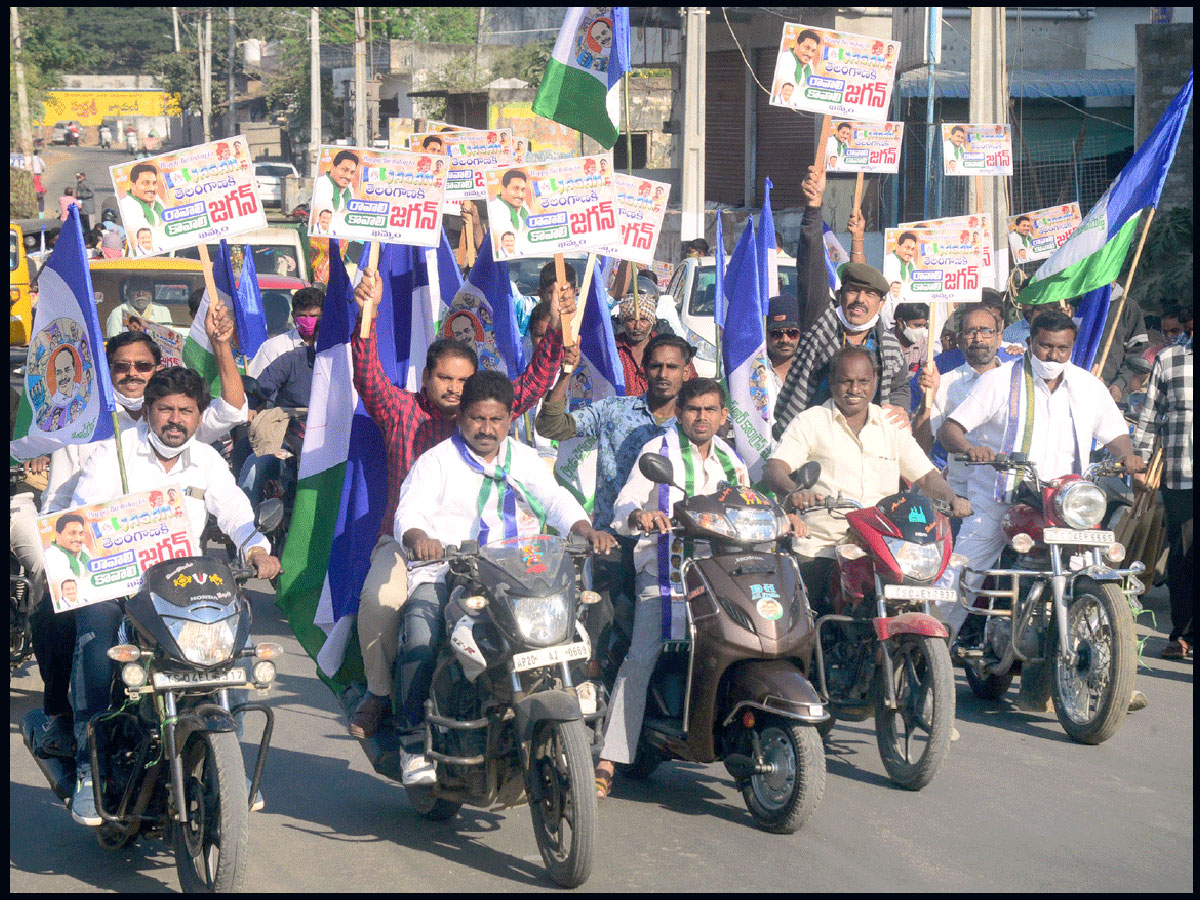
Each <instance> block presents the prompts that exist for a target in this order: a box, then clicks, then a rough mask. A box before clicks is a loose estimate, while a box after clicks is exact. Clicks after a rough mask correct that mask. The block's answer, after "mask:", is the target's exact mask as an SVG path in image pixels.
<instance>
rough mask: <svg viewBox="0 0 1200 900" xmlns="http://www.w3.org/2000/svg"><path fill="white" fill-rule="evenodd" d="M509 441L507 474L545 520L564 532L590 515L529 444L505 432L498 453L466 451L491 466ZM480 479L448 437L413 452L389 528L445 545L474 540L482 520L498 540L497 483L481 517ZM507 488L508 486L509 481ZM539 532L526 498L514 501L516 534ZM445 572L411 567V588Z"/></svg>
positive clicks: (501, 528)
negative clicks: (537, 506) (493, 456)
mask: <svg viewBox="0 0 1200 900" xmlns="http://www.w3.org/2000/svg"><path fill="white" fill-rule="evenodd" d="M509 447H511V448H512V465H511V468H510V470H509V475H510V477H511V478H512V479H513V480H515V481H517V482H519V483H520V484H521V485H523V486H524V487H525V489H526V490H527V491H528V492H529V494H530V495H531V496H532V497H533V498H534V499H535V500H537V502H538V503H540V504H541V505H542V508H543V510H545V513H546V524H547V525H549V526H552V527H553V528H554V529H555V530H556V531H558V533H559V534H561V535H564V536H565V535H566V534H567V532H569V531H570V530H571V526H572V525H574V524H575V523H576V522H579V521H581V520H583V521H589V517H588V514H587V512H586V511H585V510H584V508H583V507H582V506H580V505H579V502H578V501H577V500H576V499H575V498H574V497H573V496H571V493H570V491H568V490H567V489H566V488H564V487H563V486H562V485H560V484H559V483H558V482H557V481H555V480H554V475H553V474H552V473H551V471H550V468H549V467H548V466H547V465H546V464H545V463H544V462H542V460H541V457H539V456H538V454H537V451H536V450H534V449H533V448H532V447H527V446H526V445H524V444H522V443H519V442H518V441H515V440H513V439H512V438H511V437H509V438H506V439H505V440H504V442H503V443H502V444H501V445H500V449H499V451H498V452H497V454H496V459H495V460H493V461H492V462H490V463H488V462H485V461H484V460H483V459H482V458H481V457H479V456H477V455H476V454H475V453H474V451H472V450H471V449H470V447H468V448H467V453H469V454H470V455H471V457H472V458H473V459H474V460H475V462H477V463H479V465H481V466H482V467H483V469H484V471H487V472H494V471H495V469H496V463H498V462H499V463H502V462H503V461H504V459H505V458H506V457H507V455H508V448H509ZM483 481H484V477H483V475H482V474H480V473H479V472H476V471H474V470H473V469H471V468H470V467H469V466H468V465H467V464H466V462H464V461H463V459H462V457H461V456H459V453H458V448H457V447H456V446H455V444H454V441H453V440H452V439H447V440H444V441H442V442H441V443H440V444H437V445H435V446H434V447H432V448H430V449H429V450H426V451H425V452H424V453H422V454H421V455H420V456H419V457H417V461H416V462H415V463H413V466H412V468H411V469H409V471H408V477H407V478H405V479H404V483H403V484H402V485H401V486H400V500H399V503H398V504H397V505H396V518H395V522H394V528H393V531H392V533H393V534H394V535H396V537H397V538H398V539H403V537H404V533H405V532H407V531H410V530H412V529H414V528H419V529H420V530H421V531H423V532H425V534H427V535H428V536H429V537H431V538H433V539H434V540H436V541H438V542H439V543H441V544H442V545H443V546H445V545H447V544H461V543H462V542H463V541H471V540H477V539H478V537H479V531H480V524H481V522H486V523H487V526H488V531H489V540H501V539H502V538H503V537H504V520H503V518H502V516H501V514H500V512H499V511H498V510H497V509H496V500H497V493H496V490H495V488H493V490H492V492H491V494H490V495H489V498H488V502H487V504H486V505H485V506H484V510H483V515H482V518H481V517H480V514H479V512H478V507H479V495H480V493H481V492H482V489H483ZM507 490H512V488H511V487H508V488H507ZM538 532H539V529H538V523H537V519H536V518H535V517H534V516H533V514H532V513H531V512H530V511H529V509H528V507H526V506H525V504H524V503H522V502H520V501H518V502H517V534H518V536H520V537H529V536H532V535H535V534H538ZM445 572H446V566H445V564H442V565H436V566H422V567H420V568H417V569H412V570H410V572H409V576H408V590H409V593H410V594H411V593H412V591H413V589H414V588H415V587H416V586H417V585H419V584H424V583H426V582H430V581H438V580H439V579H441V577H442V576H443V575H445Z"/></svg>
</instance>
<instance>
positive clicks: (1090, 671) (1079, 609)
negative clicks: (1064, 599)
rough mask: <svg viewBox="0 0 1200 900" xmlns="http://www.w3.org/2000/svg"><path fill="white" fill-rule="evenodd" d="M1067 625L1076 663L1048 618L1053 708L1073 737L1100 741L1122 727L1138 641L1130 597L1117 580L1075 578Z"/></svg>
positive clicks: (1081, 741) (1093, 741) (1074, 739)
mask: <svg viewBox="0 0 1200 900" xmlns="http://www.w3.org/2000/svg"><path fill="white" fill-rule="evenodd" d="M1067 627H1068V629H1069V631H1070V635H1069V637H1068V642H1069V644H1070V646H1071V648H1072V649H1073V650H1074V651H1075V652H1076V654H1077V655H1078V658H1077V660H1076V661H1075V663H1074V664H1070V663H1068V662H1067V661H1066V660H1065V659H1064V658H1063V656H1062V654H1061V653H1060V652H1059V650H1058V646H1059V641H1058V623H1057V621H1056V620H1052V625H1051V629H1050V648H1051V652H1052V653H1053V662H1052V664H1051V675H1050V677H1051V685H1052V691H1051V695H1052V697H1053V700H1054V712H1055V713H1056V714H1057V715H1058V721H1059V722H1061V723H1062V727H1063V729H1064V730H1065V731H1066V732H1067V735H1068V736H1069V737H1070V738H1071V740H1073V741H1078V742H1080V743H1081V744H1101V743H1103V742H1104V741H1107V740H1108V739H1109V738H1110V737H1112V736H1113V735H1114V734H1116V732H1117V729H1118V728H1120V727H1121V723H1122V722H1123V721H1124V720H1125V714H1126V713H1127V712H1128V711H1129V697H1130V694H1131V693H1132V691H1133V677H1134V674H1135V671H1136V667H1137V645H1136V643H1135V641H1134V635H1133V616H1132V614H1131V613H1130V611H1129V602H1128V601H1127V600H1126V599H1125V595H1124V594H1123V593H1122V592H1121V590H1120V588H1118V587H1117V586H1116V585H1115V584H1112V583H1110V582H1099V581H1094V580H1092V579H1091V578H1087V577H1082V578H1078V579H1076V581H1075V597H1074V599H1073V600H1071V602H1070V605H1069V606H1068V607H1067Z"/></svg>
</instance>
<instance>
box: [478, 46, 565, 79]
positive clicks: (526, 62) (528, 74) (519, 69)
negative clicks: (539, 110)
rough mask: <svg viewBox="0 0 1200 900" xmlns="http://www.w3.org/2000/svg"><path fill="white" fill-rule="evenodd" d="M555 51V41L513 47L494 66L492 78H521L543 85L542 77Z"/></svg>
mask: <svg viewBox="0 0 1200 900" xmlns="http://www.w3.org/2000/svg"><path fill="white" fill-rule="evenodd" d="M553 50H554V43H553V41H543V42H539V43H532V44H526V45H524V46H523V47H513V48H512V49H511V50H507V51H505V52H504V53H503V54H502V55H501V56H499V57H498V58H497V59H496V62H495V64H494V65H493V66H492V78H520V79H521V80H523V81H526V82H528V83H529V84H531V85H535V86H536V85H538V84H540V83H541V80H542V76H543V75H544V74H545V73H546V65H547V63H548V62H549V61H550V54H551V52H552V51H553ZM490 80H491V79H489V81H490Z"/></svg>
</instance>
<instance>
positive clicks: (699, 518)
mask: <svg viewBox="0 0 1200 900" xmlns="http://www.w3.org/2000/svg"><path fill="white" fill-rule="evenodd" d="M696 524H697V525H698V526H700V527H701V528H703V529H704V530H705V531H715V532H716V533H717V534H719V535H721V536H723V537H728V538H732V537H737V532H736V531H734V529H733V523H732V522H730V521H729V519H728V518H726V517H725V516H723V515H721V514H720V513H697V514H696Z"/></svg>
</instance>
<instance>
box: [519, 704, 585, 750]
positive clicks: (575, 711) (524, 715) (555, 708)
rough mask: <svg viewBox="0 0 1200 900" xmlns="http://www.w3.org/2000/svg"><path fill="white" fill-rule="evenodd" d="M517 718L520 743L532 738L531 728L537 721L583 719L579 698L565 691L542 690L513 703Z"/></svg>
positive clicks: (573, 720)
mask: <svg viewBox="0 0 1200 900" xmlns="http://www.w3.org/2000/svg"><path fill="white" fill-rule="evenodd" d="M513 713H514V714H515V716H516V719H517V734H518V735H519V737H520V739H521V743H523V744H524V743H528V742H529V741H530V740H531V739H532V738H533V729H534V727H535V726H536V725H537V724H538V723H539V722H575V721H583V713H582V712H581V711H580V709H579V700H578V699H576V698H575V697H574V696H573V695H571V694H568V693H567V692H566V691H542V692H540V693H537V694H532V695H530V696H528V697H525V698H523V699H521V700H518V701H517V702H516V703H514V704H513Z"/></svg>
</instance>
